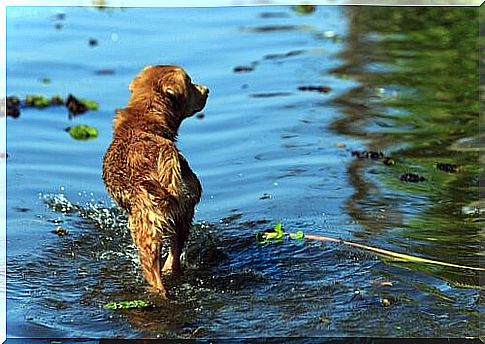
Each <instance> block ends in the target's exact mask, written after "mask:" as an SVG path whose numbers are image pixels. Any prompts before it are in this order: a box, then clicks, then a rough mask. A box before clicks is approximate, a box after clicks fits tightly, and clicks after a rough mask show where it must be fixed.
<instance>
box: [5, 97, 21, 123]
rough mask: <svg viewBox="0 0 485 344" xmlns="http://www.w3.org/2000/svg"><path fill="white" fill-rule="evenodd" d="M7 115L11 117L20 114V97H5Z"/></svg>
mask: <svg viewBox="0 0 485 344" xmlns="http://www.w3.org/2000/svg"><path fill="white" fill-rule="evenodd" d="M7 116H9V117H13V118H18V117H19V116H20V99H19V98H18V97H15V96H10V97H7Z"/></svg>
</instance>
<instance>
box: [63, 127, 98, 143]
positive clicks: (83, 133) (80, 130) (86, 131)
mask: <svg viewBox="0 0 485 344" xmlns="http://www.w3.org/2000/svg"><path fill="white" fill-rule="evenodd" d="M67 132H68V133H69V135H71V137H72V138H73V139H75V140H89V139H93V138H95V137H98V129H96V128H94V127H90V126H88V125H84V124H81V125H76V126H74V127H70V128H68V129H67Z"/></svg>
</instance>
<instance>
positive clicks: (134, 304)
mask: <svg viewBox="0 0 485 344" xmlns="http://www.w3.org/2000/svg"><path fill="white" fill-rule="evenodd" d="M148 306H150V304H149V303H148V302H146V301H143V300H132V301H120V302H108V303H107V304H105V305H104V308H106V309H130V308H145V307H148Z"/></svg>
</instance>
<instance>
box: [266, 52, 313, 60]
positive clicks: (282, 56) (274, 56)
mask: <svg viewBox="0 0 485 344" xmlns="http://www.w3.org/2000/svg"><path fill="white" fill-rule="evenodd" d="M304 53H305V50H292V51H289V52H287V53H283V54H267V55H265V56H264V57H263V59H265V60H279V59H285V58H288V57H293V56H298V55H303V54H304Z"/></svg>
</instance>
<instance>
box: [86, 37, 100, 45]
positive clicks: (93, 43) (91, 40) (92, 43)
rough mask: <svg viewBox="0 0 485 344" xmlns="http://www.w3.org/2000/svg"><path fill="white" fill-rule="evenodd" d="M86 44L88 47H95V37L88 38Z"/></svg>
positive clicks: (96, 41)
mask: <svg viewBox="0 0 485 344" xmlns="http://www.w3.org/2000/svg"><path fill="white" fill-rule="evenodd" d="M88 44H89V46H90V47H95V46H97V45H98V40H97V39H96V38H90V39H89V40H88Z"/></svg>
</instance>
